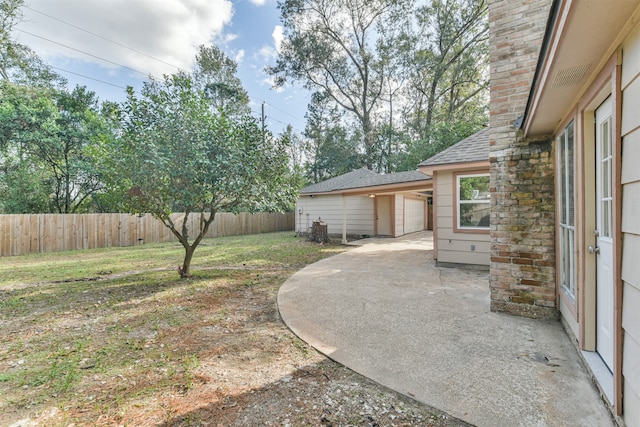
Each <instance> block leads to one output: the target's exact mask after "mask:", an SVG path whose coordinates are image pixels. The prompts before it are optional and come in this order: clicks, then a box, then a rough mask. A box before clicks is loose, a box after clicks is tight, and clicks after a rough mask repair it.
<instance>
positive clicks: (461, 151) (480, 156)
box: [418, 128, 489, 167]
mask: <svg viewBox="0 0 640 427" xmlns="http://www.w3.org/2000/svg"><path fill="white" fill-rule="evenodd" d="M483 160H487V161H488V160H489V128H485V129H482V130H481V131H479V132H476V133H474V134H473V135H471V136H468V137H466V138H465V139H463V140H462V141H459V142H457V143H455V144H454V145H452V146H451V147H449V148H447V149H446V150H444V151H441V152H440V153H438V154H436V155H435V156H433V157H431V158H429V159H427V160H425V161H424V162H422V163H420V164H419V165H418V167H420V166H436V165H449V164H454V163H469V162H478V161H483Z"/></svg>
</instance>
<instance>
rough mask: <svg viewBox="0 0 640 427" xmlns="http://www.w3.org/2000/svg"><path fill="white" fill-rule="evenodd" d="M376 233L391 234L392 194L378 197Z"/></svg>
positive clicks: (380, 234)
mask: <svg viewBox="0 0 640 427" xmlns="http://www.w3.org/2000/svg"><path fill="white" fill-rule="evenodd" d="M376 234H377V235H379V236H391V196H378V197H376Z"/></svg>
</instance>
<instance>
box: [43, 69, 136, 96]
mask: <svg viewBox="0 0 640 427" xmlns="http://www.w3.org/2000/svg"><path fill="white" fill-rule="evenodd" d="M48 67H50V68H54V69H56V70H60V71H63V72H65V73H69V74H74V75H76V76H79V77H84V78H85V79H89V80H94V81H96V82H100V83H104V84H106V85H109V86H114V87H117V88H120V89H125V90H126V89H127V88H126V87H124V86H120V85H117V84H115V83H111V82H107V81H105V80H100V79H96V78H95V77H89V76H85V75H84V74H80V73H76V72H75V71H69V70H65V69H64V68H60V67H55V66H53V65H48Z"/></svg>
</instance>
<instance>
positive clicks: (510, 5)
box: [489, 0, 557, 317]
mask: <svg viewBox="0 0 640 427" xmlns="http://www.w3.org/2000/svg"><path fill="white" fill-rule="evenodd" d="M550 6H551V1H550V0H525V1H513V0H491V1H490V2H489V30H490V44H491V53H490V54H491V67H490V72H491V98H490V111H491V113H490V127H491V134H490V142H489V143H490V146H491V154H490V161H491V190H492V198H491V208H492V213H491V279H490V280H491V309H492V310H493V311H504V312H509V313H512V314H517V315H522V316H528V317H555V316H557V311H556V307H555V300H556V298H555V296H556V292H555V289H556V287H555V234H554V230H555V217H554V212H555V206H554V172H553V164H554V162H553V155H552V142H551V139H550V138H547V139H543V140H536V141H530V140H526V139H523V138H522V137H521V135H519V134H518V132H517V130H516V129H515V127H514V126H513V123H514V121H515V120H516V119H517V118H518V117H520V116H522V115H523V114H524V111H525V107H526V104H527V98H528V96H529V91H530V89H531V83H532V81H533V77H534V73H535V68H536V64H537V60H538V54H539V52H540V47H541V45H542V39H543V36H544V30H545V26H546V22H547V18H548V15H549V8H550Z"/></svg>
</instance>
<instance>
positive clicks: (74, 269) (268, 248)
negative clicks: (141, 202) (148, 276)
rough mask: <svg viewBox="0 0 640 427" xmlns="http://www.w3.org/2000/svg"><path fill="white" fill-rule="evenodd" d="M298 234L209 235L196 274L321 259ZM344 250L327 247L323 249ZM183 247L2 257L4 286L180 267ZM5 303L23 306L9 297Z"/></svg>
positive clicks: (194, 263)
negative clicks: (301, 242) (211, 269)
mask: <svg viewBox="0 0 640 427" xmlns="http://www.w3.org/2000/svg"><path fill="white" fill-rule="evenodd" d="M296 243H299V239H296V238H294V237H293V232H279V233H267V234H258V235H251V236H236V237H221V238H215V239H205V240H203V241H202V243H201V244H200V245H199V246H198V248H197V249H196V252H195V255H194V258H193V261H192V263H191V267H192V269H193V273H194V274H195V275H197V273H196V270H197V269H198V268H202V267H217V266H221V267H224V266H247V267H291V268H297V267H301V266H304V265H306V264H308V263H309V262H313V261H314V260H315V259H317V258H316V257H317V254H318V248H317V247H314V246H310V245H299V244H296ZM337 250H339V249H336V247H331V246H327V247H325V249H320V252H321V253H323V252H324V253H327V252H328V253H331V252H335V251H337ZM183 257H184V248H183V247H182V246H181V245H180V244H178V243H164V244H149V245H140V246H132V247H125V248H103V249H94V250H87V251H67V252H54V253H45V254H32V255H23V256H15V257H4V258H0V289H2V287H4V286H7V285H18V284H33V283H40V282H56V281H64V280H66V281H72V280H80V279H87V278H99V277H101V276H105V275H108V274H121V273H126V272H132V271H140V270H141V271H148V270H153V269H158V268H170V269H177V266H178V265H181V264H182V260H183ZM5 304H20V302H19V301H6V302H5Z"/></svg>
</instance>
